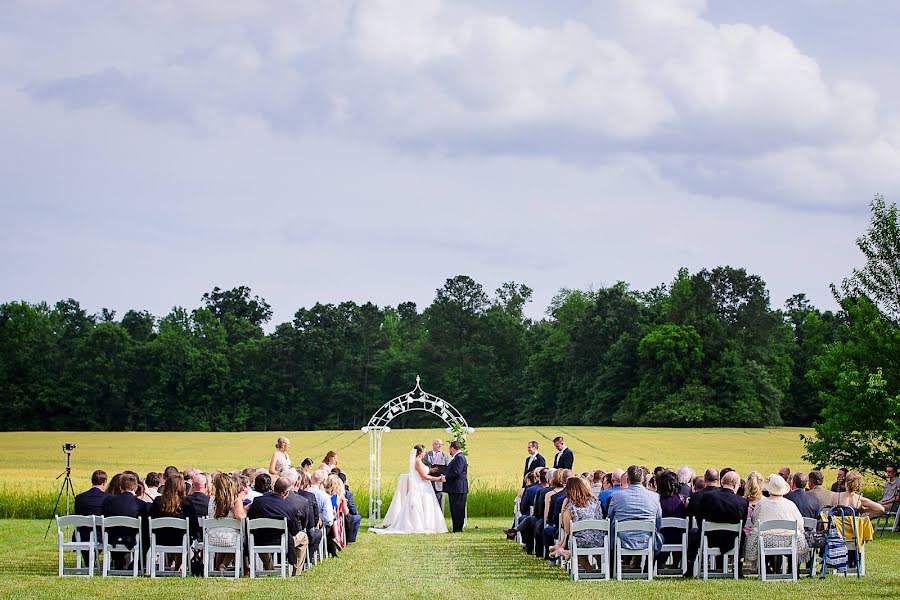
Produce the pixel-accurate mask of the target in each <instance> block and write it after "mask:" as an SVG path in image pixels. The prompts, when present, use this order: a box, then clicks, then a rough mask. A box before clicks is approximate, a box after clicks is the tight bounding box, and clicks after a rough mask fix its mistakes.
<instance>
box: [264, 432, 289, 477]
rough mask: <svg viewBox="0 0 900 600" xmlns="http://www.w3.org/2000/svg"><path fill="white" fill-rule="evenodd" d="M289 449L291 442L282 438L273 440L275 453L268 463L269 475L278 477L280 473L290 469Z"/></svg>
mask: <svg viewBox="0 0 900 600" xmlns="http://www.w3.org/2000/svg"><path fill="white" fill-rule="evenodd" d="M290 449H291V440H289V439H287V438H286V437H284V436H281V437H279V438H278V439H277V440H275V452H274V453H273V454H272V460H270V461H269V475H273V476H275V477H280V476H281V474H282V473H284V472H285V471H287V470H288V469H290V468H291V457H290V456H288V453H287V452H288V450H290Z"/></svg>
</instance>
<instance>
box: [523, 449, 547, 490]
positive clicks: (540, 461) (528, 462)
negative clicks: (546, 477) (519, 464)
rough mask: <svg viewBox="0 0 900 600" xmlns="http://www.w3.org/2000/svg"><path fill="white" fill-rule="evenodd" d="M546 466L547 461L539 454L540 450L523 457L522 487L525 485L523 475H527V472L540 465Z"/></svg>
mask: <svg viewBox="0 0 900 600" xmlns="http://www.w3.org/2000/svg"><path fill="white" fill-rule="evenodd" d="M546 466H547V461H546V460H545V459H544V457H543V456H541V453H540V452H535V453H534V455H529V456H528V458H526V459H525V471H524V472H523V473H522V487H525V476H526V475H528V473H530V472H531V471H534V470H535V469H538V468H540V467H546Z"/></svg>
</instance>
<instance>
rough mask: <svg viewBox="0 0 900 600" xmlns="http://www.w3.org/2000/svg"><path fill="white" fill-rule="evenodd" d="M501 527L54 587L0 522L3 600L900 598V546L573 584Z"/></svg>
mask: <svg viewBox="0 0 900 600" xmlns="http://www.w3.org/2000/svg"><path fill="white" fill-rule="evenodd" d="M505 525H506V520H502V519H473V520H472V521H471V522H470V524H469V528H468V530H467V531H465V532H464V533H462V534H447V535H421V536H376V535H373V534H369V533H365V532H364V533H361V535H360V540H359V542H358V543H357V544H355V545H354V546H352V547H350V548H349V549H347V550H346V551H344V552H343V553H342V555H341V558H339V559H337V560H329V561H326V562H325V563H323V564H321V565H319V566H317V567H314V568H313V569H312V570H311V571H309V572H307V573H305V574H303V575H302V576H300V577H297V578H292V579H288V580H286V581H285V580H281V579H277V578H268V579H257V580H250V579H240V580H238V581H230V580H229V581H225V580H203V579H198V578H188V579H187V580H182V579H156V580H150V579H147V578H142V579H139V580H131V579H120V578H116V579H102V578H99V577H95V578H93V579H80V578H66V579H59V578H57V577H56V574H55V573H56V560H57V559H56V546H55V544H56V541H55V537H54V532H55V529H54V530H53V531H52V532H51V536H50V537H49V538H48V540H47V541H44V540H43V535H44V530H45V529H46V523H45V522H41V521H26V520H4V521H0V597H3V598H10V597H16V598H86V597H105V598H111V597H128V598H132V599H134V598H162V597H194V598H204V599H208V598H225V597H229V598H230V597H234V598H321V597H339V598H432V599H434V600H443V599H447V598H454V599H456V598H459V599H462V598H479V599H480V598H526V597H542V598H548V597H553V598H605V597H610V596H615V597H620V598H692V599H696V598H755V599H760V598H772V597H777V598H788V597H790V598H797V597H801V596H813V597H815V598H817V599H818V598H897V597H898V595H900V536H897V535H885V536H884V538H881V539H879V540H877V541H875V542H873V543H872V544H871V545H870V546H869V547H868V550H869V553H870V554H869V563H868V564H869V573H870V574H869V575H868V576H867V577H865V578H864V579H863V580H862V581H857V580H856V579H855V578H847V579H844V578H833V577H832V578H830V579H828V580H827V581H820V580H818V579H817V580H807V579H801V581H800V582H799V583H797V584H791V583H784V582H771V583H765V584H764V583H762V582H759V581H756V580H744V581H739V582H734V581H730V580H729V581H708V582H703V581H696V580H689V581H684V580H680V579H667V580H655V581H653V582H640V581H626V582H615V581H611V582H587V581H582V582H578V583H575V582H572V581H570V580H569V579H568V578H567V576H566V575H565V574H564V572H563V571H562V570H560V569H557V568H553V567H549V566H547V564H546V563H543V562H541V561H538V560H536V559H533V558H530V557H527V556H524V555H523V554H522V552H521V551H520V550H519V549H518V547H517V546H516V545H515V544H513V543H511V542H509V541H507V540H506V539H505V538H503V535H502V533H501V532H500V529H501V528H502V527H503V526H505Z"/></svg>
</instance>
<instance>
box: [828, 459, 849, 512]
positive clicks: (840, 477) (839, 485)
mask: <svg viewBox="0 0 900 600" xmlns="http://www.w3.org/2000/svg"><path fill="white" fill-rule="evenodd" d="M845 477H847V469H845V468H843V467H841V468H840V469H838V472H837V481H835V482H834V483H832V484H831V491H832V492H843V491H844V478H845ZM829 504H830V503H829Z"/></svg>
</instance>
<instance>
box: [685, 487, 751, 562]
mask: <svg viewBox="0 0 900 600" xmlns="http://www.w3.org/2000/svg"><path fill="white" fill-rule="evenodd" d="M689 506H693V512H694V516H696V517H697V527H699V528H700V529H699V530H698V531H696V532H695V531H692V532H691V534H690V536H689V537H688V572H691V570H692V568H693V564H694V559H695V558H696V556H697V550H699V548H700V542H701V540H700V531H702V530H703V521H709V522H711V523H741V524H743V523H744V522H745V521H746V520H747V507H748V506H749V503H748V502H747V499H746V498H744V497H743V496H738V495H737V494H735V493H734V492H732V491H731V490H730V489H728V488H704V489H703V493H702V494H694V495H693V496H692V497H691V502H690V504H689ZM735 537H736V534H735V533H733V532H731V531H713V532H712V533H709V534H707V540H708V543H709V545H710V547H712V548H718V549H720V550H722V551H723V552H728V551H729V550H731V549H732V548H734V541H735ZM738 556H740V549H738Z"/></svg>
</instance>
